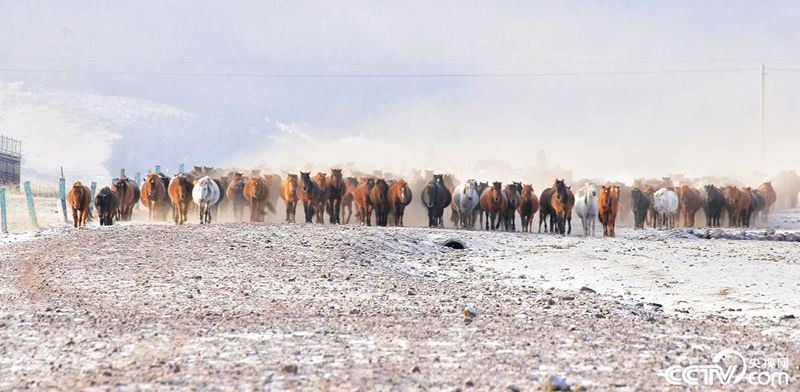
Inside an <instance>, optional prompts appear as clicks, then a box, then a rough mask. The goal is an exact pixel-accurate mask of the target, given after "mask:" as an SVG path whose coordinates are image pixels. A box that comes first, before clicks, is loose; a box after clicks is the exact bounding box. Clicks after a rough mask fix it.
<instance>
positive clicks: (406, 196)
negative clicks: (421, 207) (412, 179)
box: [388, 180, 413, 226]
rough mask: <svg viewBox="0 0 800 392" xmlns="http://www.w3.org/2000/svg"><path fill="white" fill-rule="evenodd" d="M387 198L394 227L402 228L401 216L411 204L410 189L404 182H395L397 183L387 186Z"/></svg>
mask: <svg viewBox="0 0 800 392" xmlns="http://www.w3.org/2000/svg"><path fill="white" fill-rule="evenodd" d="M388 198H389V208H391V209H392V212H393V213H394V225H395V226H403V214H404V213H405V210H406V206H408V205H409V204H411V199H413V195H412V194H411V187H409V186H408V183H407V182H405V180H397V182H395V183H394V184H392V185H391V186H389V192H388Z"/></svg>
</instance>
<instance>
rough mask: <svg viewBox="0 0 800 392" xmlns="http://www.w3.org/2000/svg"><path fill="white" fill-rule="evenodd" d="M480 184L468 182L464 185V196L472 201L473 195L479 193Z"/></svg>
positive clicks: (472, 181) (473, 181)
mask: <svg viewBox="0 0 800 392" xmlns="http://www.w3.org/2000/svg"><path fill="white" fill-rule="evenodd" d="M477 188H478V183H477V182H475V180H467V183H466V184H464V196H467V197H468V198H470V199H472V195H473V194H475V193H477Z"/></svg>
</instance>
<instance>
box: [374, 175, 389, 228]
mask: <svg viewBox="0 0 800 392" xmlns="http://www.w3.org/2000/svg"><path fill="white" fill-rule="evenodd" d="M388 193H389V184H387V183H386V180H384V179H383V178H379V179H377V180H375V186H373V187H372V190H370V191H369V201H370V202H371V203H372V209H373V211H375V224H377V225H378V226H386V225H387V224H388V223H389V222H388V220H389V209H390V206H389V194H388Z"/></svg>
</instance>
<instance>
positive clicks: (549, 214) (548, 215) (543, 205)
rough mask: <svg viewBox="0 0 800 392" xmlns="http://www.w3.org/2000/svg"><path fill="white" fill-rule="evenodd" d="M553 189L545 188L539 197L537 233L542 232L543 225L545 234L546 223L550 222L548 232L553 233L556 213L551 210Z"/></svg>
mask: <svg viewBox="0 0 800 392" xmlns="http://www.w3.org/2000/svg"><path fill="white" fill-rule="evenodd" d="M553 193H555V190H554V189H553V188H547V189H545V190H543V191H542V194H541V195H540V196H539V233H541V232H542V223H544V232H545V233H547V222H548V221H549V222H550V232H551V233H552V232H555V225H554V224H553V223H554V222H555V221H556V212H555V210H553V203H552V200H553Z"/></svg>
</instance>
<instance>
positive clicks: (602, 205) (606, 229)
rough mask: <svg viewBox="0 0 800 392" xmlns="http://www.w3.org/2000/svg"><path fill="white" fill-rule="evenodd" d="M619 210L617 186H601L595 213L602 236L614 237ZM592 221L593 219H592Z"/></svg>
mask: <svg viewBox="0 0 800 392" xmlns="http://www.w3.org/2000/svg"><path fill="white" fill-rule="evenodd" d="M618 210H619V185H603V186H601V187H600V193H599V194H598V195H597V213H598V215H599V217H600V223H601V224H602V225H603V236H604V237H614V236H616V232H615V230H614V227H615V226H616V223H617V211H618ZM592 219H594V218H592Z"/></svg>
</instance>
